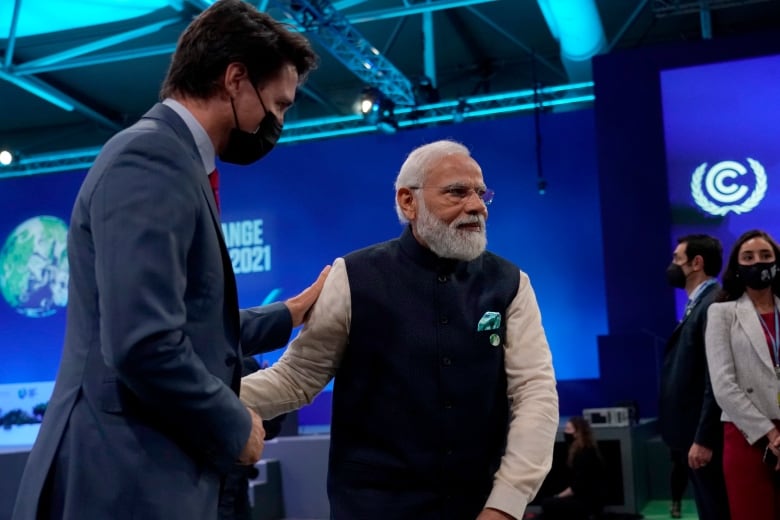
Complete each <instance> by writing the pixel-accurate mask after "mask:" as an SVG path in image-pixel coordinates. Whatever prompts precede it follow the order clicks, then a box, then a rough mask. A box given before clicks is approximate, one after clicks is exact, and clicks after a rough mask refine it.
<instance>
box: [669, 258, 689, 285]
mask: <svg viewBox="0 0 780 520" xmlns="http://www.w3.org/2000/svg"><path fill="white" fill-rule="evenodd" d="M666 281H667V282H669V285H671V286H672V287H674V288H675V289H685V282H687V281H688V277H687V276H686V275H685V272H683V268H682V266H681V265H677V264H675V263H671V264H669V267H667V268H666Z"/></svg>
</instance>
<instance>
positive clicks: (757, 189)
mask: <svg viewBox="0 0 780 520" xmlns="http://www.w3.org/2000/svg"><path fill="white" fill-rule="evenodd" d="M747 162H748V165H749V166H750V170H748V169H747V168H746V167H745V165H744V164H742V163H740V162H737V161H721V162H719V163H717V164H715V165H713V166H712V168H710V169H709V170H708V169H707V163H702V164H700V165H699V167H698V168H696V171H694V172H693V177H691V195H692V196H693V200H694V202H696V204H697V205H698V206H699V207H700V208H701V209H703V210H704V211H706V212H707V213H709V214H710V215H717V216H724V215H726V214H727V213H728V212H729V211H733V212H734V213H736V214H737V215H739V214H741V213H747V212H749V211H751V210H753V209H755V207H756V206H758V204H759V203H760V202H761V201H762V200H763V199H764V195H766V188H767V179H766V172H765V171H764V167H763V166H761V163H759V162H758V161H756V160H755V159H751V158H750V157H748V158H747ZM749 172H752V173H753V176H754V177H755V183H750V182H749V179H746V177H745V176H746V175H748V173H749ZM746 180H748V182H745V181H746ZM751 184H753V186H752V189H751Z"/></svg>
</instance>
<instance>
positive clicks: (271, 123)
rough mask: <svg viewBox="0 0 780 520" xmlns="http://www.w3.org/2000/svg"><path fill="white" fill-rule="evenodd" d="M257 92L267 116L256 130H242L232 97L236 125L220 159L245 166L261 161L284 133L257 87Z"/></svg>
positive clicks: (231, 103)
mask: <svg viewBox="0 0 780 520" xmlns="http://www.w3.org/2000/svg"><path fill="white" fill-rule="evenodd" d="M255 94H257V99H259V100H260V104H261V105H262V107H263V110H264V111H265V117H263V120H262V121H260V125H259V126H258V127H257V130H256V131H255V132H245V131H244V130H241V128H240V126H239V124H238V114H236V106H235V105H234V104H233V98H230V106H231V107H232V108H233V119H234V120H235V123H236V126H234V127H233V128H232V129H231V130H230V137H229V138H228V142H227V146H225V149H224V150H222V153H220V154H219V158H220V160H222V161H224V162H227V163H233V164H240V165H242V166H245V165H247V164H252V163H253V162H255V161H259V160H260V159H262V158H263V157H265V156H266V155H267V154H268V152H270V151H271V149H272V148H273V147H274V146H275V145H276V142H277V141H278V140H279V136H281V135H282V124H281V123H279V120H278V119H276V116H275V115H274V113H273V112H271V111H270V110H268V109H267V108H265V103H263V98H261V97H260V94H259V93H258V92H257V89H255Z"/></svg>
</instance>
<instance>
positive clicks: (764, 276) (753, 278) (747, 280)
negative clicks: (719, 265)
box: [737, 262, 777, 291]
mask: <svg viewBox="0 0 780 520" xmlns="http://www.w3.org/2000/svg"><path fill="white" fill-rule="evenodd" d="M776 275H777V264H776V263H775V262H760V263H756V264H753V265H738V266H737V278H739V279H740V281H741V282H742V283H744V284H745V286H746V287H750V288H751V289H755V290H757V291H760V290H761V289H766V288H767V287H769V286H770V285H772V281H773V280H774V279H775V276H776Z"/></svg>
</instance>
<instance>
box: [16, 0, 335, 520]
mask: <svg viewBox="0 0 780 520" xmlns="http://www.w3.org/2000/svg"><path fill="white" fill-rule="evenodd" d="M315 62H316V56H315V54H314V53H313V51H312V48H311V46H310V44H309V43H308V41H307V40H306V39H305V38H304V37H303V36H301V35H300V34H298V33H295V32H291V31H289V30H287V28H286V27H284V26H283V25H280V24H279V23H277V22H276V21H274V20H273V19H272V18H270V17H269V16H267V15H265V14H262V13H259V12H258V11H257V9H256V8H254V7H253V6H251V5H250V4H248V3H245V2H242V1H241V0H219V1H218V2H216V3H215V4H214V5H213V6H211V7H210V8H209V9H207V10H206V11H204V12H203V13H201V15H200V16H198V17H197V18H196V19H195V20H194V21H193V22H192V23H191V24H190V26H189V27H188V28H187V29H186V31H185V32H184V33H183V35H182V36H181V38H180V40H179V44H178V46H177V49H176V52H175V54H174V56H173V59H172V62H171V66H170V69H169V71H168V75H167V78H166V80H165V83H164V85H163V89H162V97H163V98H165V99H164V101H163V102H162V103H160V104H157V105H155V106H154V107H153V108H152V109H151V110H150V111H149V112H148V113H147V114H146V115H144V117H143V118H142V119H141V120H140V121H139V122H138V123H136V124H135V125H133V126H132V127H130V128H129V129H127V130H125V131H123V132H120V133H119V134H118V135H116V136H115V137H114V138H112V139H111V140H110V141H109V142H108V143H107V144H106V145H105V147H104V148H103V150H102V152H101V153H100V155H99V156H98V158H97V159H96V160H95V163H94V165H93V167H92V168H91V169H90V171H89V173H88V174H87V176H86V178H85V180H84V183H83V185H82V187H81V189H80V191H79V194H78V196H77V199H76V202H75V205H74V208H73V213H72V216H71V226H70V232H69V236H68V254H69V261H70V269H71V272H70V288H69V297H68V303H69V305H68V322H67V331H66V336H65V345H64V350H63V354H62V361H61V364H60V369H59V373H58V375H57V381H56V385H55V388H54V392H53V395H52V398H51V401H50V403H49V407H48V410H47V413H46V416H45V419H44V421H43V424H42V426H41V430H40V434H39V436H38V440H37V442H36V444H35V446H34V447H33V450H32V452H31V454H30V457H29V460H28V463H27V467H26V469H25V473H24V475H23V477H22V481H21V483H20V488H19V495H18V500H17V504H16V509H15V512H14V515H13V518H14V519H15V520H32V519H34V518H58V519H75V518H78V519H99V518H112V519H123V518H143V519H145V520H151V519H166V520H170V519H177V518H178V519H186V520H191V519H194V518H216V517H217V495H218V492H219V488H220V479H221V475H222V474H224V473H225V472H227V471H228V470H229V469H230V468H232V467H234V465H235V464H236V463H239V462H240V463H243V464H251V463H254V462H256V461H257V460H258V459H259V457H260V454H261V451H262V447H263V435H264V432H263V428H262V422H261V420H260V418H259V417H258V416H257V415H256V414H254V413H253V412H250V411H249V410H247V409H246V408H245V407H244V406H243V405H242V404H241V402H240V401H239V399H238V397H237V391H238V388H239V382H240V376H241V356H242V350H243V351H244V353H252V352H257V351H262V350H268V349H272V348H276V347H279V346H281V345H283V344H284V343H285V342H286V341H287V339H288V338H289V335H290V332H291V328H292V327H293V326H295V325H298V324H300V323H301V322H302V321H303V318H304V315H305V313H306V311H307V310H308V308H309V307H310V306H311V305H312V304H313V302H314V300H315V299H316V298H317V296H318V294H319V291H320V290H321V285H322V283H323V282H324V275H325V272H324V273H323V276H321V277H320V280H318V282H315V284H314V285H313V286H311V287H310V288H309V289H307V290H306V291H304V292H303V293H301V294H300V295H298V296H297V297H294V298H292V299H290V300H288V301H287V302H285V303H284V304H282V303H279V304H275V305H271V306H269V307H265V308H253V309H248V310H243V311H239V309H238V300H237V291H236V285H235V278H234V276H233V272H232V268H231V264H230V260H229V258H228V256H227V250H226V248H225V244H224V241H223V238H222V234H221V231H220V224H219V213H218V203H219V200H218V198H216V199H215V196H216V195H217V191H216V187H217V186H216V183H214V182H213V181H212V182H211V183H210V181H209V176H208V174H209V172H212V171H213V170H214V169H215V168H214V165H215V155H216V154H219V155H220V158H221V159H222V160H223V161H226V162H234V163H238V164H249V163H251V162H254V161H256V160H257V159H259V158H260V157H262V156H263V155H265V154H266V153H267V152H268V151H270V149H271V148H272V147H273V145H274V144H275V143H276V140H277V139H278V137H279V134H280V132H281V123H282V121H283V118H284V113H285V111H286V109H287V108H288V107H289V106H290V105H291V104H292V102H293V98H294V97H295V90H296V87H297V86H298V85H299V83H300V82H301V81H302V79H303V78H304V77H305V75H306V74H307V73H308V71H309V70H311V69H312V68H313V67H314V65H315ZM212 190H213V191H212ZM326 271H327V270H326Z"/></svg>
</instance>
